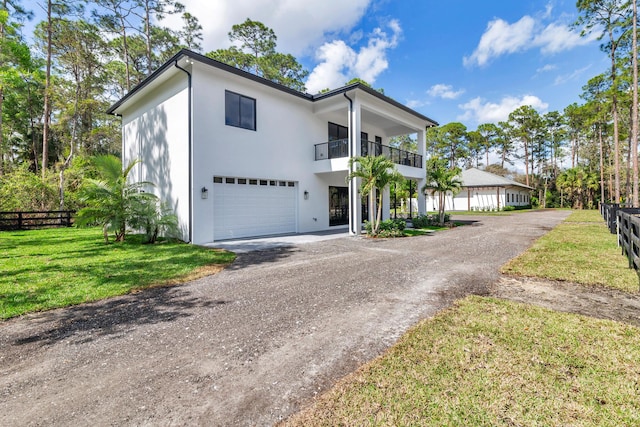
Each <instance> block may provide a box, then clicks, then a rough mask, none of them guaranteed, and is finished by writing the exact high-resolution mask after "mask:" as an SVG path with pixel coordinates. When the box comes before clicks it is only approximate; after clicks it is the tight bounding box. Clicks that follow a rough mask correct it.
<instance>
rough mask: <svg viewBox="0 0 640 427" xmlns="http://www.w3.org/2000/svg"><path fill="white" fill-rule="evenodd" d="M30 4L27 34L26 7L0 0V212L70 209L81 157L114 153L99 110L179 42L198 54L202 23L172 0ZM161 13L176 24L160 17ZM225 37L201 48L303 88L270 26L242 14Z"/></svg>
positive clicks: (85, 171)
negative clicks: (226, 42)
mask: <svg viewBox="0 0 640 427" xmlns="http://www.w3.org/2000/svg"><path fill="white" fill-rule="evenodd" d="M31 4H32V3H31ZM32 7H33V6H32ZM35 7H41V8H42V11H43V12H44V13H45V15H44V16H45V18H44V19H43V20H42V21H41V22H37V23H36V25H35V30H34V34H33V41H27V39H26V38H25V36H24V34H23V32H22V31H23V29H24V26H25V23H26V22H27V21H30V20H32V19H33V16H34V14H33V11H31V10H28V9H26V7H25V6H24V5H23V3H22V2H21V0H0V210H50V209H56V208H60V209H78V208H80V207H82V206H81V204H82V203H81V202H80V199H79V198H78V197H77V190H78V188H79V186H80V184H81V183H82V182H83V180H84V179H85V178H94V177H95V174H96V171H94V170H93V169H92V167H91V164H92V163H91V162H89V161H87V159H88V158H89V157H93V156H98V155H105V154H113V155H115V156H120V150H121V131H120V120H119V119H118V118H117V117H114V116H110V115H108V114H106V113H105V111H106V110H107V109H108V107H109V106H110V105H111V104H112V103H113V102H115V101H116V100H117V99H119V98H121V97H122V96H124V95H125V94H126V93H127V92H129V91H130V90H131V89H132V88H133V87H135V85H137V84H138V83H140V82H141V81H142V80H143V79H144V78H145V77H147V76H148V75H149V74H151V72H153V71H154V70H155V69H156V68H158V67H159V66H160V65H161V64H162V63H164V62H165V61H166V60H168V59H169V58H170V57H171V56H173V55H174V54H175V53H177V52H178V51H179V50H180V49H182V48H187V49H190V50H193V51H195V52H198V53H202V48H201V44H200V43H201V41H202V27H201V25H200V23H199V22H198V18H197V17H196V16H194V15H192V14H191V13H189V12H188V11H187V10H186V9H185V7H184V6H183V5H182V4H180V3H179V2H177V1H175V0H83V1H78V0H43V1H42V2H41V3H40V4H38V5H36V6H35ZM170 14H177V15H179V16H181V18H182V23H183V25H182V28H181V29H179V30H172V29H170V28H167V27H165V26H163V25H162V22H163V19H164V18H165V17H166V16H167V15H170ZM229 38H230V41H231V42H232V43H234V45H233V46H232V47H231V48H228V49H219V50H216V51H213V52H209V53H206V55H207V56H209V57H211V58H214V59H217V60H221V61H223V62H226V63H229V64H231V65H234V66H236V67H238V68H241V69H244V70H247V71H250V72H253V73H255V74H258V75H261V76H263V77H265V78H267V79H270V80H273V81H276V82H278V83H280V84H283V85H286V86H289V87H292V88H294V89H297V90H302V91H304V82H303V79H305V78H306V76H307V74H308V72H307V71H306V70H304V69H303V68H302V66H301V65H300V64H299V63H298V62H297V60H296V59H295V58H294V57H293V56H291V55H288V54H283V53H280V52H278V51H277V50H276V41H277V38H276V36H275V34H274V32H273V30H271V29H269V28H267V27H266V26H264V25H263V24H262V23H260V22H257V21H251V20H250V19H247V20H246V21H245V22H244V23H242V24H238V25H234V26H233V28H232V29H231V31H230V33H229Z"/></svg>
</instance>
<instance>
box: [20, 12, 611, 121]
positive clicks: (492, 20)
mask: <svg viewBox="0 0 640 427" xmlns="http://www.w3.org/2000/svg"><path fill="white" fill-rule="evenodd" d="M181 2H182V3H184V4H185V5H186V6H187V10H188V11H190V12H191V13H192V14H194V15H196V16H197V17H198V19H199V20H200V23H201V24H202V26H203V29H204V31H203V32H204V40H203V43H202V44H203V50H204V52H208V51H210V50H214V49H217V48H221V47H227V46H228V45H229V41H228V38H227V33H228V31H229V30H230V29H231V26H232V25H233V24H236V23H240V22H243V21H244V20H245V19H246V18H251V19H253V20H258V21H261V22H263V23H264V24H265V25H267V26H269V27H271V28H273V29H274V31H275V33H276V35H277V36H278V50H280V51H281V52H286V53H291V54H293V55H294V56H296V57H297V59H298V60H299V62H301V63H302V64H303V65H304V66H305V68H307V69H308V70H309V71H311V75H310V77H309V80H308V81H307V87H308V89H309V91H310V92H315V91H317V90H320V89H323V88H335V87H338V86H341V85H343V84H344V83H345V82H346V81H348V80H349V79H351V78H353V77H360V78H362V79H364V80H367V81H369V82H370V83H372V85H373V87H375V88H383V89H384V90H385V94H386V95H388V96H390V97H392V98H394V99H396V100H397V101H399V102H401V103H404V104H406V105H408V106H410V107H412V108H414V109H416V110H417V111H419V112H421V113H423V114H425V115H427V116H429V117H431V118H432V119H434V120H436V121H438V122H439V123H440V124H446V123H448V122H451V121H460V122H462V123H464V124H465V125H466V126H467V127H468V128H469V129H475V128H476V127H477V125H478V124H480V123H485V122H497V121H499V120H505V119H506V117H507V115H508V114H509V112H511V111H512V110H513V109H515V108H517V107H518V106H520V105H524V104H529V105H532V106H533V107H534V108H536V109H537V110H538V111H539V112H541V113H545V112H547V111H552V110H560V111H561V110H562V109H564V108H565V107H566V106H567V105H569V104H571V103H573V102H578V103H580V98H579V95H580V93H581V87H582V86H583V85H584V84H585V83H586V82H587V80H588V79H590V78H591V77H593V76H595V75H596V74H600V73H602V72H604V71H606V69H607V64H608V61H607V57H606V55H605V54H604V53H602V52H601V51H600V49H599V44H600V42H599V41H597V40H595V36H596V35H597V34H596V35H592V36H589V37H582V38H581V37H579V35H578V33H579V30H577V29H571V27H570V26H571V24H572V23H573V22H575V20H576V18H577V16H578V15H577V10H576V8H575V0H571V1H565V0H548V1H544V0H542V1H541V0H484V1H479V0H449V1H447V2H443V1H434V0H402V1H400V0H348V1H345V0H322V1H309V0H233V1H230V0H206V1H205V0H181ZM36 3H39V2H36ZM25 6H26V7H28V8H32V9H33V10H34V11H36V12H37V11H38V10H37V9H39V4H36V5H34V6H31V4H30V1H27V2H26V3H25ZM162 24H163V25H167V26H171V27H173V28H176V29H177V28H179V27H180V25H181V22H180V18H179V17H177V16H172V17H168V18H166V19H165V20H164V21H163V22H162Z"/></svg>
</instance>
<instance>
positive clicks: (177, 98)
mask: <svg viewBox="0 0 640 427" xmlns="http://www.w3.org/2000/svg"><path fill="white" fill-rule="evenodd" d="M181 64H182V65H181V66H183V67H186V68H187V69H188V70H189V71H190V72H191V74H192V84H193V86H192V87H193V90H192V114H193V116H192V117H193V121H192V124H193V128H192V130H193V133H192V138H193V139H192V168H191V171H192V186H191V189H190V188H189V171H190V169H189V163H190V159H189V144H188V142H189V139H188V135H189V132H188V131H189V120H188V112H189V108H188V107H189V106H188V99H189V98H188V80H187V75H186V74H185V73H184V72H182V71H179V70H177V69H176V68H173V67H169V68H167V70H166V71H165V72H164V73H163V74H162V75H160V77H159V78H158V79H156V80H154V81H152V82H151V83H150V84H149V86H147V87H146V88H144V90H142V91H140V92H139V93H137V94H136V95H135V96H134V97H132V98H130V99H129V100H128V101H127V103H125V104H123V105H122V106H121V107H119V111H118V113H120V114H122V116H123V159H124V161H125V162H126V161H128V160H130V159H133V158H141V159H142V160H143V164H142V165H140V167H138V168H137V169H136V171H135V172H134V174H133V175H134V179H138V180H149V181H152V182H154V183H156V184H157V188H156V190H155V191H156V192H157V193H158V195H159V196H160V197H162V198H163V199H164V200H166V201H167V202H169V203H170V204H171V206H172V207H174V209H175V210H176V213H177V214H178V216H179V219H180V225H181V228H182V229H183V231H184V233H183V238H184V239H185V240H188V236H189V235H188V226H189V223H190V220H189V215H190V212H191V215H192V219H191V224H192V236H191V237H192V240H191V241H192V242H193V243H196V244H199V243H208V242H212V241H213V239H214V221H215V218H214V202H215V199H216V195H215V191H216V190H215V188H216V187H215V186H214V185H213V177H214V176H217V177H233V178H246V179H267V180H278V181H288V182H291V181H293V182H295V183H296V185H295V191H296V192H297V195H296V199H297V208H296V218H297V220H296V231H297V232H312V231H319V230H326V229H329V228H330V226H329V210H328V204H329V186H338V187H347V186H348V184H347V183H346V182H345V177H346V176H347V159H346V158H344V159H332V160H326V161H316V160H315V149H314V145H315V144H320V143H325V142H326V141H327V140H328V123H329V122H333V123H336V124H339V125H342V126H349V124H350V123H349V114H348V112H349V109H348V106H349V101H348V100H347V99H346V98H344V97H342V96H334V97H331V99H327V100H324V101H323V102H321V103H320V104H321V105H320V107H321V108H319V105H318V103H316V102H311V101H310V100H309V99H306V98H301V97H298V96H296V95H293V94H290V93H287V92H284V91H282V90H279V89H276V88H273V87H270V86H269V85H266V84H264V83H262V82H256V81H253V80H251V79H247V78H245V77H242V76H238V75H236V74H234V73H229V72H227V71H223V70H221V69H219V68H217V67H212V66H210V65H208V64H205V63H201V62H199V61H193V62H191V61H188V63H186V64H185V63H183V62H181ZM227 90H228V91H231V92H235V93H238V94H241V95H243V96H247V97H250V98H253V99H255V100H256V121H257V123H256V130H255V131H253V130H248V129H243V128H238V127H233V126H228V125H226V124H225V91H227ZM349 95H350V96H351V97H352V99H354V105H356V106H357V109H358V110H357V114H356V115H355V117H362V120H363V122H362V123H361V125H360V126H354V131H357V132H360V131H362V132H366V133H367V134H368V139H369V140H370V141H375V137H376V136H379V137H381V138H382V144H384V145H388V143H389V139H390V138H391V137H392V136H395V134H394V132H395V133H397V130H398V129H406V130H411V131H413V132H415V133H418V137H419V141H420V142H421V144H419V151H420V154H423V155H424V132H422V131H421V129H423V128H424V126H425V123H423V121H422V120H421V119H419V118H417V117H415V116H413V115H412V114H410V113H408V112H406V111H401V110H400V109H398V108H396V107H393V106H391V105H389V104H388V103H386V102H384V101H382V100H379V99H377V98H376V97H373V96H372V95H371V94H366V93H364V92H362V91H358V90H354V91H353V92H350V93H349ZM365 110H366V111H365ZM407 133H409V132H407ZM358 135H359V133H358ZM358 143H359V140H358ZM398 169H399V171H400V172H401V173H403V174H404V175H405V176H407V177H410V178H414V179H416V180H417V181H424V173H425V172H424V168H422V169H418V168H411V167H408V166H400V165H399V166H398ZM203 187H204V188H206V189H207V190H208V197H207V198H205V199H203V198H202V197H201V194H200V190H201V188H203ZM190 191H192V194H191V200H192V203H193V210H192V211H190V209H189V196H190ZM305 192H308V197H307V198H306V199H305V197H304V193H305ZM387 199H388V196H387ZM387 204H388V200H387ZM423 206H424V205H423Z"/></svg>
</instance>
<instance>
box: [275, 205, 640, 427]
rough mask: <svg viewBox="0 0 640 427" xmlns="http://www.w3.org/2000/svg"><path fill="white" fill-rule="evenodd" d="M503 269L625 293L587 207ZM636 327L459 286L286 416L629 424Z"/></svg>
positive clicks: (615, 257) (638, 349)
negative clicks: (455, 297) (380, 350)
mask: <svg viewBox="0 0 640 427" xmlns="http://www.w3.org/2000/svg"><path fill="white" fill-rule="evenodd" d="M505 271H506V272H509V273H512V274H525V275H531V276H538V277H549V278H554V279H560V280H571V281H574V282H579V283H586V284H600V285H606V286H612V287H615V288H619V289H623V290H627V291H637V288H638V277H637V276H636V274H635V273H634V272H633V271H632V270H629V269H627V261H626V258H624V257H623V256H622V255H620V250H619V249H618V248H617V247H616V237H615V236H613V235H611V234H609V232H608V230H607V229H606V227H605V225H604V221H603V220H602V218H601V217H600V215H599V214H598V212H594V211H580V212H575V213H573V214H572V215H571V216H570V217H569V218H568V219H567V220H566V221H565V222H564V223H563V224H560V225H559V226H558V227H556V228H555V229H554V230H552V231H551V232H550V233H548V234H547V235H545V236H544V237H542V238H541V239H539V240H538V241H537V242H536V243H535V244H534V245H533V247H532V248H531V249H530V250H529V251H527V252H526V253H525V254H523V255H522V256H521V257H518V258H516V259H514V260H512V261H511V262H510V263H509V264H508V265H507V266H506V267H505ZM639 390H640V328H637V327H634V326H631V325H627V324H624V323H619V322H614V321H609V320H599V319H594V318H589V317H585V316H580V315H574V314H566V313H559V312H554V311H550V310H546V309H542V308H538V307H534V306H530V305H525V304H518V303H515V302H509V301H503V300H498V299H493V298H484V297H476V296H471V297H467V298H465V299H463V300H460V301H458V302H457V303H456V305H455V306H454V307H452V308H450V309H448V310H445V311H443V312H441V313H439V314H438V315H437V316H435V317H434V318H432V319H427V320H425V321H423V322H421V323H420V324H418V325H417V326H416V327H414V328H413V329H412V330H410V331H409V332H408V333H407V334H405V335H404V336H403V337H402V338H401V339H400V341H399V342H398V343H397V344H396V345H394V346H393V347H392V348H391V349H390V350H389V351H387V352H386V353H385V354H384V355H382V356H381V357H379V358H378V359H376V360H374V361H373V362H371V363H369V364H367V365H365V366H363V367H362V368H361V369H359V370H358V371H356V372H355V373H354V374H352V375H350V376H348V377H346V378H344V379H343V380H342V381H340V382H339V383H338V384H337V385H336V386H335V387H334V388H333V389H331V390H330V391H329V392H327V393H326V394H324V395H322V396H321V397H319V398H318V399H317V400H316V401H315V402H314V404H313V405H312V406H311V407H310V408H307V409H306V410H304V411H303V412H301V413H299V414H297V415H295V416H294V417H293V418H291V419H290V420H287V421H286V422H285V424H284V425H288V426H333V425H344V426H360V425H380V426H521V425H522V426H524V425H526V426H534V425H537V426H560V425H574V426H594V427H595V426H612V427H613V426H637V425H640V400H638V393H639Z"/></svg>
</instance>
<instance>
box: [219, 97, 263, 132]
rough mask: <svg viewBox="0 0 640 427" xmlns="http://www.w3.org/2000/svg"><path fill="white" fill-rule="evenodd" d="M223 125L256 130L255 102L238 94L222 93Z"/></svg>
mask: <svg viewBox="0 0 640 427" xmlns="http://www.w3.org/2000/svg"><path fill="white" fill-rule="evenodd" d="M224 95H225V98H224V103H225V104H224V105H225V124H227V125H229V126H236V127H240V128H243V129H249V130H256V100H255V99H253V98H249V97H248V96H244V95H240V94H238V93H234V92H229V91H228V90H227V91H225V93H224Z"/></svg>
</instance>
